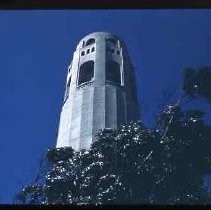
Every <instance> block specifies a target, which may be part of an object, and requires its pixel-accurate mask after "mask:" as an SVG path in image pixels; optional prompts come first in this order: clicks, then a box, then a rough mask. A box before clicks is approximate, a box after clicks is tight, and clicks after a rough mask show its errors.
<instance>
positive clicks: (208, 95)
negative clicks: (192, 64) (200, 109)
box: [183, 67, 211, 101]
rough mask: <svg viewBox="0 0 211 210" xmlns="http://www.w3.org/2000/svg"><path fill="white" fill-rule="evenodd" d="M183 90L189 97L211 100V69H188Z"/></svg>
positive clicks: (185, 73)
mask: <svg viewBox="0 0 211 210" xmlns="http://www.w3.org/2000/svg"><path fill="white" fill-rule="evenodd" d="M183 78H184V79H183V90H184V91H185V93H186V94H187V95H189V96H192V97H194V96H201V97H203V98H205V99H207V100H208V101H210V100H211V91H210V90H211V67H203V68H200V69H197V70H195V69H192V68H187V69H185V71H184V77H183Z"/></svg>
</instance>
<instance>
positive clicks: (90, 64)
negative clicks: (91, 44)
mask: <svg viewBox="0 0 211 210" xmlns="http://www.w3.org/2000/svg"><path fill="white" fill-rule="evenodd" d="M93 79H94V61H87V62H85V63H83V64H82V65H81V66H80V69H79V76H78V86H79V85H81V84H83V83H85V82H90V81H92V80H93Z"/></svg>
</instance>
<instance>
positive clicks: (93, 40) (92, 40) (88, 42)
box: [86, 38, 95, 46]
mask: <svg viewBox="0 0 211 210" xmlns="http://www.w3.org/2000/svg"><path fill="white" fill-rule="evenodd" d="M94 43H95V39H93V38H91V39H89V40H88V41H87V42H86V46H88V45H91V44H94Z"/></svg>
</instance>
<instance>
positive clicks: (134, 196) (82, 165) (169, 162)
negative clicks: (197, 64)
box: [17, 108, 211, 205]
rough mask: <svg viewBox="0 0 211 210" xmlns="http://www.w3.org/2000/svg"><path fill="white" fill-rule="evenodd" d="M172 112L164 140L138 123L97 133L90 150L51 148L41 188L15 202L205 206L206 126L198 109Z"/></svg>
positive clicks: (210, 159)
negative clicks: (173, 116) (171, 118)
mask: <svg viewBox="0 0 211 210" xmlns="http://www.w3.org/2000/svg"><path fill="white" fill-rule="evenodd" d="M165 114H166V113H165V111H164V112H163V113H162V114H161V119H160V121H162V119H163V120H164V121H165ZM174 114H175V116H177V117H176V118H175V120H174V121H172V125H171V128H170V129H169V131H168V133H167V135H166V136H165V139H164V138H163V136H162V135H161V133H160V132H159V131H158V130H152V129H147V128H145V127H144V126H143V124H141V123H140V122H138V123H130V124H128V125H124V126H122V127H121V129H119V130H118V131H115V130H111V129H105V130H101V131H99V133H98V134H97V138H96V141H95V142H94V143H93V144H92V146H91V148H90V150H88V151H85V150H81V151H79V152H75V151H73V150H72V149H71V148H58V149H53V150H49V151H48V153H47V157H48V158H49V159H50V160H51V162H52V167H51V169H50V170H49V171H48V173H47V174H46V181H45V184H43V185H36V184H33V185H29V186H27V187H26V188H24V189H23V191H22V192H20V193H19V195H18V197H17V199H18V201H19V203H42V204H77V205H84V204H95V205H97V204H143V203H144V204H149V203H150V204H188V203H206V202H207V203H208V202H209V194H208V193H207V192H206V190H205V188H203V176H204V175H205V174H206V173H208V172H210V171H211V152H210V149H209V148H211V138H210V137H211V133H210V127H208V126H206V125H204V124H203V123H202V124H201V123H199V122H198V121H200V120H201V114H199V112H197V111H196V110H195V111H193V112H192V113H190V111H189V112H187V113H182V112H181V110H180V109H179V108H177V109H176V111H175V110H174ZM192 118H193V119H194V120H193V119H192ZM198 123H199V124H198ZM199 125H200V126H201V127H200V126H199ZM196 127H197V129H196ZM175 129H177V130H179V131H181V133H180V132H179V133H178V132H175Z"/></svg>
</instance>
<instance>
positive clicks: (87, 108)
mask: <svg viewBox="0 0 211 210" xmlns="http://www.w3.org/2000/svg"><path fill="white" fill-rule="evenodd" d="M138 107H139V106H138V99H137V92H136V80H135V72H134V69H133V66H132V64H131V61H130V58H129V55H128V52H127V49H126V46H125V44H124V42H123V41H122V40H121V39H120V38H119V37H117V36H116V35H113V34H111V33H107V32H95V33H91V34H89V35H87V36H85V37H84V38H83V39H81V41H80V42H79V43H78V45H77V47H76V50H75V52H74V54H73V59H72V62H71V64H70V66H69V67H68V73H67V80H66V90H65V96H64V102H63V107H62V111H61V115H60V123H59V130H58V138H57V145H56V147H57V148H59V147H72V148H73V149H75V150H76V151H78V150H80V149H89V148H90V146H91V144H92V142H93V141H94V140H95V134H96V133H97V132H98V130H99V129H102V128H112V129H118V128H119V127H120V125H122V124H126V123H128V122H130V121H136V120H139V108H138Z"/></svg>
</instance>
